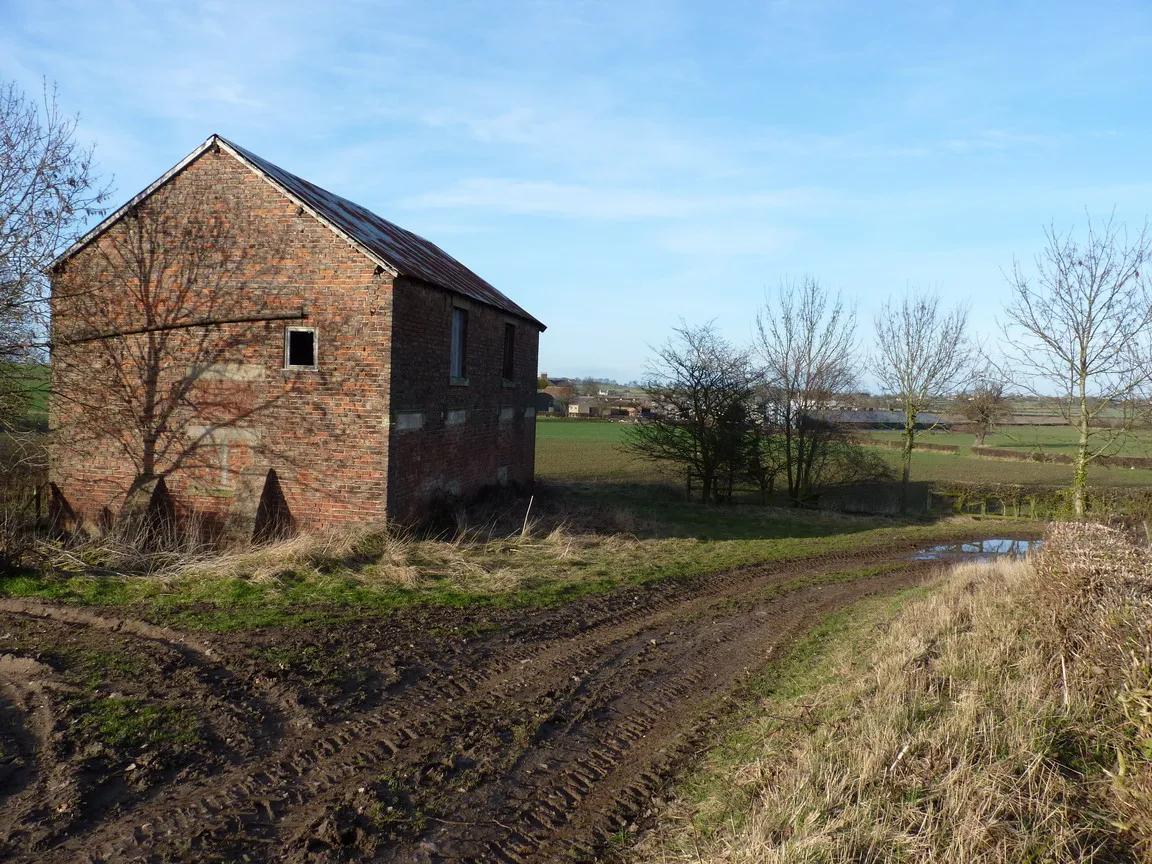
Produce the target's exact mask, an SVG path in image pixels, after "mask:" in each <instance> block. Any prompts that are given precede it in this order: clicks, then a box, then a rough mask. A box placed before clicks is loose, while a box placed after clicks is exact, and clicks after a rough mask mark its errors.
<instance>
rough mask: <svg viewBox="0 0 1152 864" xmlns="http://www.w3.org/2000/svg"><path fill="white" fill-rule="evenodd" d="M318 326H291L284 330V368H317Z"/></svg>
mask: <svg viewBox="0 0 1152 864" xmlns="http://www.w3.org/2000/svg"><path fill="white" fill-rule="evenodd" d="M317 365H318V364H317V362H316V328H315V327H289V328H288V329H287V330H285V331H284V368H285V369H315V368H316V367H317Z"/></svg>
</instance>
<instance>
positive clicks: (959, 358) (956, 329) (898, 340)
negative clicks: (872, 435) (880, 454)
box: [872, 290, 970, 509]
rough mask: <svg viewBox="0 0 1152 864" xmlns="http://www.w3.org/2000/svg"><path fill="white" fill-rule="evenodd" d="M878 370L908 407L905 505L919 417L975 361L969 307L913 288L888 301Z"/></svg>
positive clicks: (875, 362) (881, 321)
mask: <svg viewBox="0 0 1152 864" xmlns="http://www.w3.org/2000/svg"><path fill="white" fill-rule="evenodd" d="M875 323H876V354H875V355H874V356H873V359H872V368H873V372H874V374H875V375H876V377H877V379H878V380H879V381H880V385H881V387H882V388H883V389H884V390H885V392H887V393H891V394H892V395H893V396H895V397H896V398H897V399H898V400H899V402H900V407H901V408H902V409H903V411H904V433H903V438H904V448H903V451H902V453H901V460H902V463H903V476H902V481H901V509H904V508H906V507H907V504H908V483H909V480H910V477H911V471H912V449H913V447H914V446H915V443H916V434H917V418H918V417H919V416H920V415H921V414H922V413H924V412H925V411H927V410H928V409H929V408H931V407H932V405H933V403H934V402H935V401H936V400H938V399H941V398H943V397H944V396H947V395H949V394H950V393H952V392H953V391H954V390H955V389H956V388H957V387H958V386H959V385H960V383H961V381H962V380H963V377H964V374H965V372H966V370H967V368H968V366H969V363H970V360H969V357H970V348H969V345H968V339H967V328H968V311H967V309H965V308H963V307H956V308H954V309H952V310H950V311H948V312H944V311H943V310H941V308H940V298H939V297H938V296H937V295H936V294H935V293H927V292H914V291H911V290H910V291H908V292H906V293H905V294H904V296H903V297H902V298H901V299H900V300H899V301H898V302H894V301H892V300H888V301H885V303H884V305H883V306H881V308H880V312H879V314H878V315H877V316H876V321H875Z"/></svg>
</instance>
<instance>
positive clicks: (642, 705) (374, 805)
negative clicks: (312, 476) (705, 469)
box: [0, 538, 962, 862]
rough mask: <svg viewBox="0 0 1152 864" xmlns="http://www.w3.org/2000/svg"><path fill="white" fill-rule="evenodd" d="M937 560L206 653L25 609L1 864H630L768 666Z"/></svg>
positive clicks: (7, 667)
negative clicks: (622, 853) (661, 802)
mask: <svg viewBox="0 0 1152 864" xmlns="http://www.w3.org/2000/svg"><path fill="white" fill-rule="evenodd" d="M957 539H962V538H957ZM914 552H915V549H914V548H913V547H911V546H907V547H901V548H889V549H885V550H879V551H872V552H868V553H862V554H856V555H840V556H833V557H825V558H820V559H815V560H808V561H804V562H796V563H790V564H788V563H785V564H777V565H767V566H761V567H751V568H745V569H741V570H737V571H732V572H729V573H723V574H718V575H715V576H710V577H701V578H696V579H686V580H679V581H677V582H675V583H668V584H660V585H655V586H648V587H644V588H632V589H627V590H621V591H618V592H616V593H614V594H611V595H608V596H604V597H599V598H594V599H586V600H581V601H577V602H573V603H570V604H568V605H566V606H563V607H559V608H556V609H543V610H541V609H536V610H523V609H491V608H484V609H471V610H445V609H438V610H432V609H427V610H415V611H411V612H406V613H404V614H402V615H399V614H398V615H393V616H388V617H384V618H374V619H361V620H355V621H349V622H347V623H344V624H341V625H340V626H339V627H336V628H329V629H327V630H318V629H317V630H311V629H265V630H260V631H252V632H237V633H230V634H222V635H205V634H188V633H182V632H178V631H175V630H170V629H166V628H163V627H158V626H156V625H154V624H149V623H146V622H143V621H138V620H135V619H132V618H127V617H124V616H123V610H119V611H117V610H98V611H93V610H86V609H75V608H63V607H59V606H53V605H46V604H40V603H35V602H28V601H21V600H11V599H9V600H4V601H0V695H2V700H0V858H6V859H8V860H14V861H27V862H31V861H37V862H127V861H134V862H135V861H147V862H161V861H164V862H170V861H220V862H223V861H252V862H273V861H289V862H304V861H316V862H336V861H349V860H377V861H386V862H410V861H429V862H431V861H553V860H567V861H572V860H589V859H593V858H595V857H598V856H603V855H605V854H609V853H610V852H611V850H612V849H613V848H615V847H617V846H618V845H620V844H621V843H625V842H626V841H627V839H628V837H629V836H630V832H633V831H635V830H636V823H637V820H641V819H642V818H643V817H644V814H645V813H646V812H647V811H648V810H649V808H650V807H651V806H652V801H653V799H654V797H655V796H658V795H659V793H660V790H661V789H662V787H663V786H664V784H665V783H666V782H667V781H668V779H669V778H670V777H671V776H673V775H674V774H675V772H676V771H677V770H678V769H679V768H680V767H681V766H682V765H683V764H684V763H685V761H686V760H690V759H691V758H692V757H693V754H694V753H695V752H696V751H697V750H698V749H699V747H700V746H701V744H702V742H704V741H705V740H706V739H707V736H708V732H709V729H710V728H711V726H712V724H713V723H715V721H716V718H717V717H719V716H721V715H722V714H723V713H724V711H725V706H726V704H727V703H728V702H729V700H731V699H734V698H739V697H740V693H741V685H742V684H743V682H745V681H746V680H747V678H748V676H749V675H750V674H751V673H753V672H755V671H756V670H758V669H760V668H761V667H763V665H764V664H765V663H767V662H770V661H771V659H772V658H773V657H774V656H776V655H777V654H778V653H779V652H780V651H781V650H782V649H783V648H785V647H786V646H787V644H788V643H789V642H790V641H791V640H793V639H794V638H796V637H797V636H798V635H800V634H801V633H803V632H804V631H805V630H806V629H807V628H809V627H810V626H811V625H813V624H814V623H815V622H816V621H817V620H818V619H819V618H820V617H822V616H823V615H825V614H827V613H828V612H830V611H833V610H835V609H837V608H840V607H843V606H844V605H846V604H848V603H851V602H853V601H855V600H858V599H860V598H861V597H864V596H867V595H870V594H876V593H881V592H890V591H893V590H897V589H899V588H902V587H906V586H909V585H912V584H916V583H918V582H920V581H921V580H923V579H924V578H926V577H927V576H929V575H931V574H933V573H934V572H936V571H937V570H938V569H939V567H940V566H941V564H940V562H935V561H926V560H915V559H913V558H912V556H913V554H914ZM862 574H863V575H862Z"/></svg>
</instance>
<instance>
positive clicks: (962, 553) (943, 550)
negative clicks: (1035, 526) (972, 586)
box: [912, 537, 1043, 561]
mask: <svg viewBox="0 0 1152 864" xmlns="http://www.w3.org/2000/svg"><path fill="white" fill-rule="evenodd" d="M1042 542H1043V541H1042V540H1011V539H1008V538H1005V537H993V538H991V539H988V540H973V541H972V542H970V543H955V544H952V545H948V546H932V547H930V548H928V549H921V550H920V551H919V552H917V553H916V554H915V555H913V556H912V560H913V561H943V560H945V559H948V558H968V559H972V560H978V559H986V558H998V557H1000V556H1001V555H1007V556H1008V557H1010V558H1023V557H1024V556H1025V555H1027V554H1028V553H1029V552H1031V551H1032V550H1033V549H1039V548H1040V544H1041V543H1042Z"/></svg>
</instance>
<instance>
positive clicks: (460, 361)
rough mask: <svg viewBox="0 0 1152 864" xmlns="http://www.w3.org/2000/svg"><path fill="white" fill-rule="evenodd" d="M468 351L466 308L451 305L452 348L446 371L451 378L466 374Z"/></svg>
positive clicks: (465, 375)
mask: <svg viewBox="0 0 1152 864" xmlns="http://www.w3.org/2000/svg"><path fill="white" fill-rule="evenodd" d="M467 351H468V310H467V309H461V308H459V307H457V306H454V307H452V350H451V355H450V358H449V359H450V362H449V367H450V371H449V372H448V374H449V376H450V377H452V378H465V377H467V375H468V369H467V364H466V363H465V362H464V361H465V355H466V354H467Z"/></svg>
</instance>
